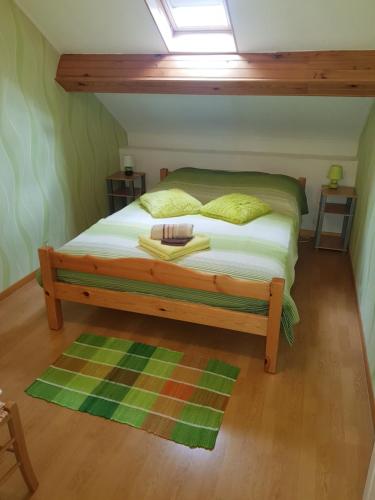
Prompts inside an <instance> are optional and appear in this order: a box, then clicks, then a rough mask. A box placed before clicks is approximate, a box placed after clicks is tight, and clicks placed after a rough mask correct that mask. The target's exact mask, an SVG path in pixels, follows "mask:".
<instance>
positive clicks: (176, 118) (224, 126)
mask: <svg viewBox="0 0 375 500" xmlns="http://www.w3.org/2000/svg"><path fill="white" fill-rule="evenodd" d="M16 1H17V3H18V5H19V6H20V7H21V8H22V9H23V10H24V12H25V13H26V14H27V15H28V17H30V18H31V20H32V21H33V22H34V23H35V24H36V26H37V27H38V28H39V29H40V31H41V32H42V33H43V34H44V35H45V36H46V38H47V39H48V40H49V41H50V42H51V43H52V45H54V46H55V48H56V49H57V50H58V51H59V52H61V53H163V52H166V48H165V46H164V43H163V41H162V39H161V36H160V34H159V32H158V30H157V28H156V26H155V24H154V22H153V20H152V17H151V15H150V13H149V11H148V9H147V7H146V5H145V3H144V1H143V0H63V1H62V0H16ZM228 4H229V8H230V12H231V17H232V21H233V26H234V31H235V36H236V39H237V44H238V48H239V50H240V51H241V52H256V51H288V50H291V51H294V50H325V49H375V29H374V19H375V1H374V0H313V1H297V0H283V1H281V0H267V1H264V0H228ZM98 97H99V98H100V99H101V100H102V102H103V103H104V104H105V106H106V107H107V108H108V109H109V111H110V112H111V113H112V114H113V115H114V116H115V117H117V118H118V120H119V121H120V123H121V124H122V125H123V126H124V128H125V129H126V130H127V132H128V136H129V142H130V145H146V144H148V145H153V146H155V145H161V144H162V145H163V147H167V146H168V144H173V146H179V147H186V146H189V147H203V148H206V149H207V148H208V149H209V148H217V147H219V146H220V148H226V149H233V150H234V149H237V150H243V149H244V150H252V151H263V152H267V151H268V152H270V151H272V152H279V153H282V152H284V151H285V152H288V153H291V152H293V151H296V152H298V153H300V154H318V155H319V154H325V155H336V156H354V155H355V154H356V150H357V143H358V138H359V135H360V133H361V130H362V128H363V125H364V123H365V120H366V117H367V114H368V111H369V107H370V104H371V102H372V100H371V99H363V98H354V99H353V98H329V97H320V98H319V97H316V98H315V97H256V96H242V97H238V96H236V97H232V96H208V97H207V96H173V95H169V96H163V95H126V94H122V95H111V94H101V95H98Z"/></svg>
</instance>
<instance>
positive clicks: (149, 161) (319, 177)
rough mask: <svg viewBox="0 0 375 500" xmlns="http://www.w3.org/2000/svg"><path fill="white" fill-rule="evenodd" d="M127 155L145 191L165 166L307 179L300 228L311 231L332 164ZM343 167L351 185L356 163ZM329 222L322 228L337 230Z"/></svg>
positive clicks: (206, 154)
mask: <svg viewBox="0 0 375 500" xmlns="http://www.w3.org/2000/svg"><path fill="white" fill-rule="evenodd" d="M125 151H126V152H128V153H130V154H133V155H134V157H135V159H136V164H137V167H136V169H137V170H139V171H144V172H146V183H147V188H148V189H149V188H152V187H153V186H155V184H156V183H157V182H159V170H160V168H163V167H166V168H169V169H170V170H174V169H176V168H180V167H197V168H209V169H224V170H225V169H228V170H258V171H261V172H271V173H282V174H287V175H291V176H293V177H303V176H306V177H307V186H306V192H307V197H308V202H309V207H310V213H309V214H308V215H306V216H304V218H303V224H302V227H303V228H305V229H313V228H315V224H316V217H317V209H318V204H319V196H320V186H321V184H322V183H323V182H325V181H326V179H325V176H326V173H327V170H328V167H329V165H330V164H331V163H332V162H333V159H332V158H330V157H319V156H312V155H310V156H306V155H305V156H304V155H291V154H289V155H288V154H279V155H273V154H267V153H264V154H262V153H252V152H241V153H236V152H233V151H229V152H228V151H219V150H215V151H212V150H211V151H207V150H202V149H190V150H189V149H180V148H168V149H167V148H159V149H158V148H144V147H128V148H127V149H126V150H121V151H120V154H124V153H125ZM340 163H341V164H342V165H343V167H344V173H345V184H348V185H354V181H355V176H356V170H357V162H356V160H348V159H346V160H342V159H340ZM336 220H337V219H332V220H331V223H330V224H328V225H327V226H326V227H325V228H324V229H325V230H327V231H336V230H337V229H338V227H337V224H336V223H335V221H336Z"/></svg>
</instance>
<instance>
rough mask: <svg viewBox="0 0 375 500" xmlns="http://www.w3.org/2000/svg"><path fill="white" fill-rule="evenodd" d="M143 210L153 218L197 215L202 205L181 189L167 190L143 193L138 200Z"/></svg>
mask: <svg viewBox="0 0 375 500" xmlns="http://www.w3.org/2000/svg"><path fill="white" fill-rule="evenodd" d="M139 199H140V202H141V205H142V207H143V208H145V209H146V210H147V211H148V212H150V214H151V215H152V216H153V217H155V218H161V217H177V216H178V215H191V214H198V213H199V210H200V208H201V207H202V203H201V202H200V201H199V200H197V199H196V198H194V197H193V196H190V194H188V193H185V191H182V189H167V190H165V191H155V192H154V193H145V194H143V195H142V196H141V197H140V198H139Z"/></svg>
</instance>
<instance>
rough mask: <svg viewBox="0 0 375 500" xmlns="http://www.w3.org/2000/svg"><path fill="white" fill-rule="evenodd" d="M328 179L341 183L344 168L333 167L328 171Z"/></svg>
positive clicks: (339, 166)
mask: <svg viewBox="0 0 375 500" xmlns="http://www.w3.org/2000/svg"><path fill="white" fill-rule="evenodd" d="M327 178H328V179H330V180H331V181H340V180H341V179H342V166H341V165H331V166H330V168H329V170H328V175H327Z"/></svg>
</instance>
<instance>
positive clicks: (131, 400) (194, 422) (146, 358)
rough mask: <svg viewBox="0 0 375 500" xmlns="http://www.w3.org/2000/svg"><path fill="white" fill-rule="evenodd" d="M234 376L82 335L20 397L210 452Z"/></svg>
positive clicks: (150, 349)
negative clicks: (26, 397) (92, 416)
mask: <svg viewBox="0 0 375 500" xmlns="http://www.w3.org/2000/svg"><path fill="white" fill-rule="evenodd" d="M238 373H239V368H237V367H235V366H231V365H229V364H227V363H224V362H223V361H218V360H216V359H202V358H197V357H192V356H188V355H186V354H184V353H182V352H177V351H170V350H169V349H163V348H161V347H155V346H152V345H148V344H140V343H138V342H131V341H130V340H123V339H118V338H113V337H102V336H99V335H92V334H89V333H85V334H83V335H81V336H80V337H79V338H78V339H77V340H76V341H75V342H73V344H71V345H70V346H69V347H68V349H67V350H66V351H65V352H63V354H62V355H61V356H60V357H59V358H58V359H57V360H56V361H55V363H53V364H52V365H51V366H50V367H49V368H48V369H47V370H46V371H45V372H44V373H43V374H42V375H41V376H40V377H39V378H37V379H36V380H35V381H34V382H33V383H32V384H31V386H30V387H29V388H28V389H26V393H27V394H29V395H30V396H34V397H37V398H41V399H45V400H46V401H50V402H52V403H56V404H59V405H61V406H65V407H67V408H71V409H73V410H78V411H82V412H86V413H90V414H91V415H98V416H101V417H105V418H109V419H111V420H116V421H117V422H121V423H124V424H128V425H131V426H133V427H137V428H139V429H144V430H146V431H148V432H151V433H154V434H157V435H158V436H161V437H163V438H166V439H170V440H172V441H175V442H176V443H181V444H184V445H187V446H190V447H201V448H207V449H213V447H214V446H215V442H216V437H217V434H218V432H219V429H220V425H221V422H222V419H223V415H224V410H225V407H226V405H227V403H228V400H229V397H230V395H231V393H232V389H233V385H234V383H235V381H236V379H237V377H238Z"/></svg>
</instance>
